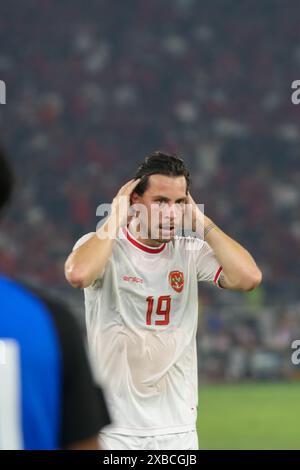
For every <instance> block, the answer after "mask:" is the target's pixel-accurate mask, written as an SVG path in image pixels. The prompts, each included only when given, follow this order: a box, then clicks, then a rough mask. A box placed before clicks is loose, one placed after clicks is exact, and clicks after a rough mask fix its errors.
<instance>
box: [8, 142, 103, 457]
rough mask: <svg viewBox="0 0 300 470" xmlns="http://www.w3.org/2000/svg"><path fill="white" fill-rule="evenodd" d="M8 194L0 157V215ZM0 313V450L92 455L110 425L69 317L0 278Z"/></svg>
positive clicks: (49, 302)
mask: <svg viewBox="0 0 300 470" xmlns="http://www.w3.org/2000/svg"><path fill="white" fill-rule="evenodd" d="M12 186H13V175H12V171H11V169H10V166H9V164H8V161H7V159H6V158H5V156H4V154H3V152H2V151H0V209H2V207H3V206H4V205H5V204H6V203H7V201H8V199H9V197H10V194H11V191H12ZM0 312H1V315H0V450H22V449H25V450H52V449H58V448H68V449H81V450H84V449H89V450H92V449H93V450H98V449H99V440H98V433H99V431H100V430H101V428H102V427H103V426H105V425H107V424H108V423H109V422H110V419H109V416H108V411H107V407H106V404H105V402H104V397H103V395H102V392H101V390H100V389H99V388H98V387H96V386H95V384H94V381H93V378H92V375H91V371H90V367H89V363H88V359H87V356H86V352H85V348H84V343H83V338H82V335H81V334H80V331H79V328H78V326H77V325H76V322H75V320H74V319H73V318H72V316H71V314H70V313H69V312H68V311H67V310H66V307H64V306H63V305H62V304H61V303H60V302H57V301H56V300H54V299H51V298H49V297H48V296H47V297H45V295H44V294H37V292H36V291H33V290H32V289H30V290H29V289H28V288H26V287H25V286H24V285H21V284H20V283H17V282H15V281H13V280H12V279H8V278H7V277H5V276H4V275H2V274H1V275H0Z"/></svg>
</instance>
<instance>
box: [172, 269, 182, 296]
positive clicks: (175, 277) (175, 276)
mask: <svg viewBox="0 0 300 470" xmlns="http://www.w3.org/2000/svg"><path fill="white" fill-rule="evenodd" d="M169 282H170V284H171V287H172V288H173V289H174V290H175V291H176V292H181V291H182V289H183V286H184V277H183V272H181V271H171V272H170V273H169Z"/></svg>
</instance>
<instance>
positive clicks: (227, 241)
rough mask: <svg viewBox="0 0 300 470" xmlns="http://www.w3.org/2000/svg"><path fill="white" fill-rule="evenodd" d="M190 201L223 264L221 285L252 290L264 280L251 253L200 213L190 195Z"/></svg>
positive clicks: (208, 240)
mask: <svg viewBox="0 0 300 470" xmlns="http://www.w3.org/2000/svg"><path fill="white" fill-rule="evenodd" d="M188 202H189V203H191V204H194V206H195V217H197V215H198V217H200V219H201V221H203V223H204V238H205V241H206V242H207V243H208V244H209V246H210V247H211V249H212V250H213V252H214V254H215V257H216V259H217V260H218V262H219V264H220V266H222V273H221V275H220V278H219V281H218V282H219V285H220V286H221V287H224V288H226V289H233V290H242V291H250V290H253V289H255V287H257V286H258V285H259V284H260V283H261V280H262V273H261V271H260V269H259V268H258V266H257V265H256V263H255V261H254V259H253V257H252V256H251V255H250V253H249V252H248V251H247V250H246V249H245V248H243V247H242V246H241V245H240V244H239V243H238V242H236V241H235V240H233V239H232V238H231V237H229V236H228V235H226V233H224V232H223V231H222V230H221V229H220V228H219V227H217V225H216V224H214V223H213V222H212V220H211V219H209V218H208V217H207V216H205V215H204V217H203V214H201V213H200V211H199V209H198V207H197V205H196V203H195V201H194V200H193V199H192V197H191V196H190V195H189V199H188Z"/></svg>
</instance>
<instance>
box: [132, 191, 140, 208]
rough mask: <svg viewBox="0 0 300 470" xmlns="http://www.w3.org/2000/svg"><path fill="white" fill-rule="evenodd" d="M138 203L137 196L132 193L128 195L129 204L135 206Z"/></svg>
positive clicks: (138, 198)
mask: <svg viewBox="0 0 300 470" xmlns="http://www.w3.org/2000/svg"><path fill="white" fill-rule="evenodd" d="M139 201H140V197H139V195H138V194H137V193H136V192H135V191H133V192H132V193H131V195H130V204H131V205H132V204H137V203H138V202H139Z"/></svg>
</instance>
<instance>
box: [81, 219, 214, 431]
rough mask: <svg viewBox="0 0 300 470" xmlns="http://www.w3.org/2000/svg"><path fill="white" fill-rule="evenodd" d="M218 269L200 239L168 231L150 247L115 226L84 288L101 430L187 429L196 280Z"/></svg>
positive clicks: (192, 408)
mask: <svg viewBox="0 0 300 470" xmlns="http://www.w3.org/2000/svg"><path fill="white" fill-rule="evenodd" d="M92 235H93V233H91V234H87V235H85V236H84V237H82V238H81V239H80V240H79V241H78V242H77V243H76V245H75V247H74V249H76V248H77V247H78V246H80V245H81V244H82V243H84V242H85V241H87V240H88V238H89V237H91V236H92ZM221 270H222V267H221V266H220V265H219V263H218V261H217V259H216V257H215V255H214V252H213V250H212V249H211V248H210V246H209V245H208V244H207V243H206V242H204V241H203V240H200V239H196V238H192V237H175V238H174V240H173V241H171V242H169V243H164V244H162V245H161V246H159V247H158V248H151V247H149V246H146V245H144V244H142V243H140V242H138V241H137V240H136V239H135V238H134V237H133V236H132V234H131V233H130V231H129V230H128V229H127V228H122V229H121V230H120V232H119V234H118V238H117V239H116V240H115V242H114V245H113V250H112V254H111V256H110V258H109V260H108V263H107V265H106V267H105V270H104V271H103V273H102V275H101V278H100V279H99V280H97V281H96V282H95V283H94V285H93V286H89V287H87V288H86V289H85V308H86V323H87V333H88V341H89V348H90V352H91V360H92V364H93V368H94V371H95V374H96V378H97V379H98V380H99V382H100V383H101V385H102V386H104V388H105V390H106V398H107V401H108V406H109V409H110V412H111V416H112V420H113V424H112V425H110V426H109V427H107V428H105V431H106V432H113V433H119V434H131V435H136V436H150V435H152V436H154V435H158V434H170V433H179V432H185V431H191V430H194V429H195V423H196V418H197V402H198V385H197V351H196V331H197V321H198V286H197V281H207V282H211V283H215V284H217V281H218V278H219V276H220V273H221Z"/></svg>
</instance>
